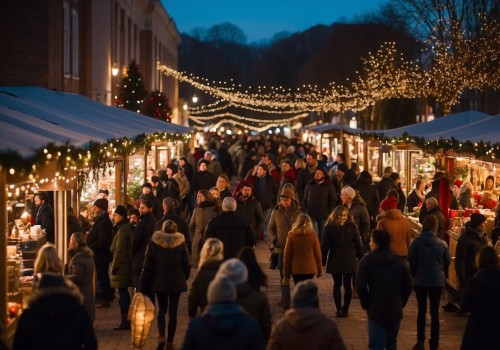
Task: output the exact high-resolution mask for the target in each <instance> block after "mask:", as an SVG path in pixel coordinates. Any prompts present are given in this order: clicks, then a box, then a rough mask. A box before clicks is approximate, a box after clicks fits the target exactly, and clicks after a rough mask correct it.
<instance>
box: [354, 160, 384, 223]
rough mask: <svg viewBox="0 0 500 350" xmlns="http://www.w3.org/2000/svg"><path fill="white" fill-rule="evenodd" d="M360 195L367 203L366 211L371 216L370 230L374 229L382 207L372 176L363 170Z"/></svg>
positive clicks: (360, 175) (359, 185)
mask: <svg viewBox="0 0 500 350" xmlns="http://www.w3.org/2000/svg"><path fill="white" fill-rule="evenodd" d="M358 187H359V195H360V197H361V198H362V199H363V200H364V201H365V203H366V209H367V210H368V214H369V215H370V228H374V227H375V226H376V224H375V218H376V217H377V214H378V208H379V206H380V197H379V196H378V191H377V186H375V185H374V184H373V180H372V175H371V174H370V173H369V172H368V171H367V170H363V171H362V172H361V173H360V174H359V176H358Z"/></svg>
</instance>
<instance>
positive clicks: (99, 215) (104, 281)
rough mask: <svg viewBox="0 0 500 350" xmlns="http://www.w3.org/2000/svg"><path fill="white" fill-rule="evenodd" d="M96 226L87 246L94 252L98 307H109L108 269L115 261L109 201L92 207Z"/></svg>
mask: <svg viewBox="0 0 500 350" xmlns="http://www.w3.org/2000/svg"><path fill="white" fill-rule="evenodd" d="M92 209H93V211H94V226H92V229H91V230H90V232H89V234H88V235H87V245H88V246H89V248H90V249H92V251H93V252H94V262H95V268H96V274H97V283H98V284H99V286H100V299H101V301H100V303H99V304H97V306H98V307H109V302H110V301H111V295H112V290H111V286H110V284H109V274H108V268H109V263H110V262H111V260H113V255H112V254H111V252H110V250H109V248H110V247H111V243H112V242H113V223H112V222H111V219H110V218H109V215H108V200H107V199H105V198H100V199H97V200H96V201H95V202H94V205H93V207H92Z"/></svg>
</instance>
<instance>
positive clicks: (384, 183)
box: [377, 175, 397, 200]
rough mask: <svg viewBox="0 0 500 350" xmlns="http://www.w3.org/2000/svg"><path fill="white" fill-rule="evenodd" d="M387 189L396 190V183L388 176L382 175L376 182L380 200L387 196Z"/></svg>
mask: <svg viewBox="0 0 500 350" xmlns="http://www.w3.org/2000/svg"><path fill="white" fill-rule="evenodd" d="M389 190H397V187H396V183H394V181H393V180H392V179H391V178H390V177H389V176H386V175H384V176H383V177H382V180H380V182H379V183H377V191H378V197H379V198H380V200H384V199H385V197H387V192H389Z"/></svg>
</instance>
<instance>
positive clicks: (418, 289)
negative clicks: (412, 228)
mask: <svg viewBox="0 0 500 350" xmlns="http://www.w3.org/2000/svg"><path fill="white" fill-rule="evenodd" d="M438 224H439V222H438V220H437V218H436V217H435V216H432V215H431V216H427V217H426V218H425V219H424V223H423V225H422V233H421V234H420V236H418V237H417V238H415V240H414V241H413V242H412V244H411V246H410V251H409V253H408V262H409V263H410V268H411V272H412V275H413V289H414V290H415V294H416V296H417V303H418V315H417V344H416V345H415V346H414V347H413V349H414V350H424V349H425V318H426V312H427V298H429V305H430V314H431V338H430V340H429V344H430V347H431V350H435V349H437V348H438V344H439V302H440V300H441V292H442V290H443V288H444V287H445V283H446V277H445V272H446V271H448V266H449V265H450V262H451V258H450V253H449V251H448V245H447V244H446V242H444V241H443V240H441V239H439V238H438V237H437V236H436V232H437V229H438Z"/></svg>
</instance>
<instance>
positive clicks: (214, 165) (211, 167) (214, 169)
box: [204, 151, 222, 187]
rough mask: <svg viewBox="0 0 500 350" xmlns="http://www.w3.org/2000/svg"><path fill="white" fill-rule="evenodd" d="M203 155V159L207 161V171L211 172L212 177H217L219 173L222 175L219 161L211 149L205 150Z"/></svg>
mask: <svg viewBox="0 0 500 350" xmlns="http://www.w3.org/2000/svg"><path fill="white" fill-rule="evenodd" d="M214 152H215V151H214ZM204 157H205V160H206V161H207V162H208V167H207V171H208V172H209V173H212V174H213V175H214V177H215V178H216V179H217V178H218V177H219V176H220V175H222V166H221V164H220V162H219V161H218V160H217V158H216V157H215V156H214V154H213V153H212V152H211V151H206V152H205V155H204ZM212 187H213V186H212Z"/></svg>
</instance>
